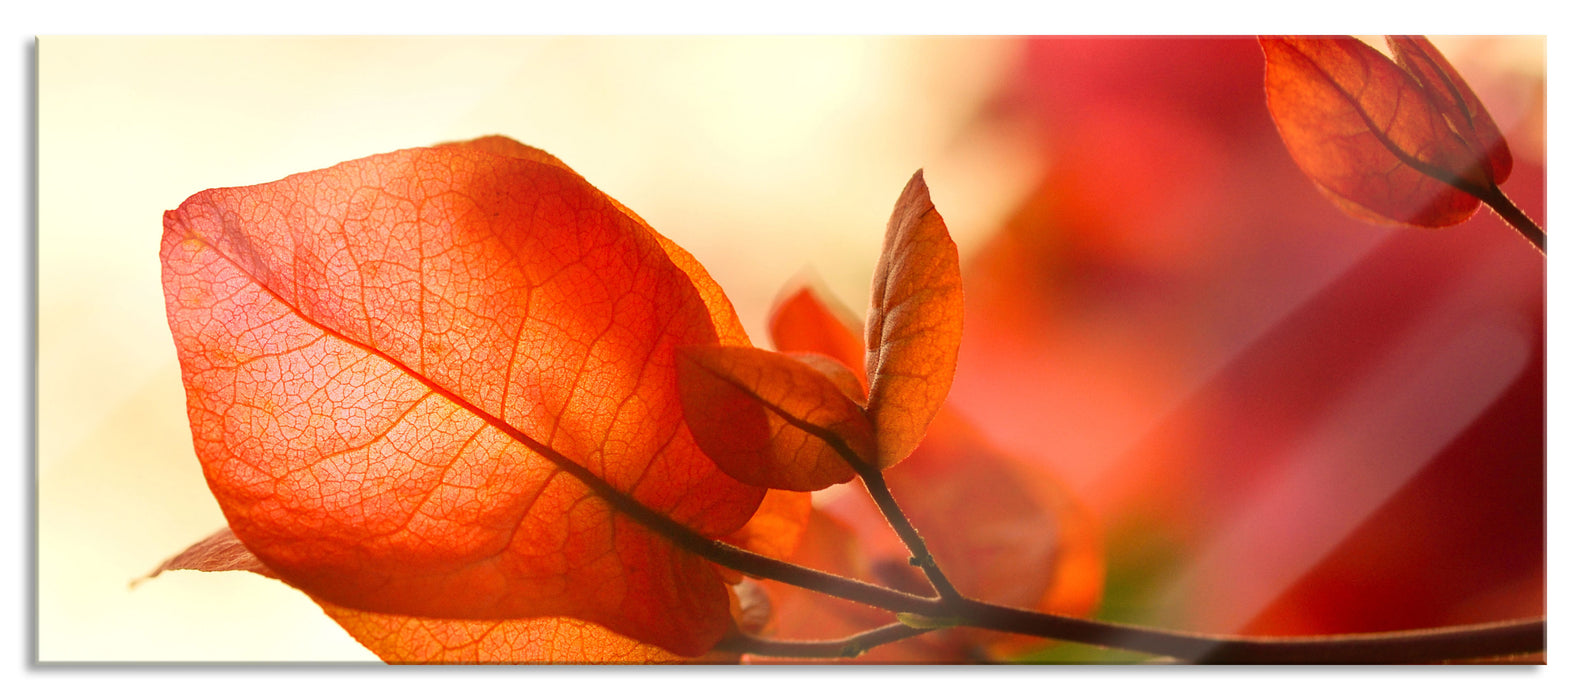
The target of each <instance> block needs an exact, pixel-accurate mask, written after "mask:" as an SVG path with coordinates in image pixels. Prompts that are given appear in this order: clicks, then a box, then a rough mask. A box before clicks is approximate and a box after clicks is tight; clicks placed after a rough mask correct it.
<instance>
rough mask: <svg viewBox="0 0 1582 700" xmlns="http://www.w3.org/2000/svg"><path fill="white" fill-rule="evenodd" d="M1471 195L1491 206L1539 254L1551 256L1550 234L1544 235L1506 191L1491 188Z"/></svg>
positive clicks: (1541, 229)
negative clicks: (1507, 195)
mask: <svg viewBox="0 0 1582 700" xmlns="http://www.w3.org/2000/svg"><path fill="white" fill-rule="evenodd" d="M1471 194H1472V195H1473V196H1475V197H1477V198H1478V199H1481V200H1483V203H1484V204H1487V205H1489V208H1490V209H1493V210H1494V213H1496V214H1499V215H1500V218H1501V219H1504V220H1505V223H1507V224H1510V226H1511V228H1514V229H1516V232H1517V233H1520V234H1522V237H1523V238H1526V239H1527V242H1528V243H1531V244H1533V247H1534V248H1537V249H1538V252H1540V253H1543V254H1544V255H1545V256H1548V255H1549V251H1548V244H1549V236H1548V234H1546V233H1544V230H1543V228H1541V227H1539V226H1538V223H1537V222H1535V221H1533V220H1532V219H1531V218H1530V217H1528V216H1527V213H1526V212H1523V211H1522V210H1521V208H1520V207H1518V206H1516V204H1515V203H1513V202H1511V200H1510V198H1509V197H1506V196H1505V192H1504V191H1502V190H1501V189H1500V188H1498V187H1489V188H1488V190H1486V191H1477V192H1471Z"/></svg>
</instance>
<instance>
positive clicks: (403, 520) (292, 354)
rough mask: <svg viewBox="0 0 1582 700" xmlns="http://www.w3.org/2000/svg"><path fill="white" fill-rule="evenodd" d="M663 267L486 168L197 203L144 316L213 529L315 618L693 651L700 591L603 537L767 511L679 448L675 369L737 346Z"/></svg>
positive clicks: (613, 233) (537, 188)
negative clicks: (303, 594) (537, 624)
mask: <svg viewBox="0 0 1582 700" xmlns="http://www.w3.org/2000/svg"><path fill="white" fill-rule="evenodd" d="M496 145H498V144H496ZM524 148H525V147H524ZM546 158H547V156H546ZM677 250H678V249H676V248H675V247H674V246H673V244H668V243H667V242H664V241H662V239H659V238H657V237H656V236H654V235H653V234H652V233H651V229H649V228H648V227H647V225H646V224H643V223H642V222H641V221H640V220H638V219H636V218H635V217H633V216H631V215H630V214H629V212H627V211H626V210H625V209H624V208H623V207H619V206H618V205H616V204H614V203H613V200H611V199H610V198H608V197H607V196H605V195H604V194H603V193H601V192H599V191H598V190H597V189H594V188H593V187H592V186H590V185H588V184H587V183H586V182H585V181H583V180H582V179H581V178H580V177H577V176H576V174H575V173H573V172H571V171H570V170H569V169H567V168H565V166H564V165H562V164H559V162H558V161H553V160H552V159H550V160H548V161H546V160H545V159H543V158H539V159H534V158H530V157H515V156H509V155H501V154H500V153H499V152H498V149H490V148H466V147H458V146H447V147H441V148H426V149H412V150H407V151H399V152H396V153H390V154H384V155H379V156H373V157H369V158H365V159H362V160H358V161H351V162H348V163H343V164H341V165H338V166H335V167H333V168H330V169H327V170H322V171H317V172H310V173H303V174H300V175H294V176H291V177H288V178H286V179H284V180H280V181H277V182H273V183H268V184H265V185H258V186H254V187H242V188H229V189H220V190H210V191H206V192H202V193H199V194H197V195H194V196H193V197H192V198H190V199H189V200H188V201H187V202H186V203H184V204H183V205H182V207H181V208H180V209H178V210H176V211H173V212H169V213H167V214H166V217H165V238H164V243H163V246H162V250H161V258H162V260H163V262H164V277H165V295H166V308H167V313H168V315H169V319H170V324H171V329H172V333H173V335H174V337H175V340H176V346H177V352H178V356H179V358H180V360H181V364H182V373H183V379H184V381H185V383H186V385H187V400H188V414H189V419H190V421H191V423H192V426H193V438H194V446H195V447H196V449H197V452H198V456H199V459H200V461H201V462H202V463H203V466H204V471H205V475H206V476H207V478H208V480H209V483H210V486H211V488H212V490H213V491H214V493H215V496H216V498H217V499H218V500H219V502H220V505H221V508H222V510H223V511H224V512H225V514H226V517H227V520H228V521H229V522H230V524H231V527H232V528H233V529H234V530H235V532H236V534H237V536H238V537H239V538H240V539H241V541H243V542H245V543H246V544H247V547H248V548H249V549H250V550H252V551H253V552H254V553H255V554H257V555H258V557H259V558H260V559H261V560H262V561H264V562H265V563H266V564H267V565H268V566H269V567H270V568H271V569H272V570H274V571H275V572H277V573H278V574H280V576H281V577H282V578H283V579H284V580H286V581H287V582H289V583H291V584H292V585H295V586H297V587H299V588H302V589H303V590H305V591H307V592H309V593H310V594H313V595H314V596H316V597H318V598H322V599H324V600H326V601H329V602H331V603H334V604H337V605H342V606H346V607H351V608H354V609H359V610H366V611H370V612H380V613H390V614H398V615H415V616H425V617H442V618H456V619H469V618H477V619H510V618H524V617H536V616H548V615H555V616H569V617H577V618H580V619H584V620H589V621H593V622H598V623H600V624H603V625H605V626H607V627H609V628H611V629H612V630H614V631H616V632H618V633H621V634H624V635H628V636H630V637H632V638H634V639H638V640H641V641H644V642H647V643H652V644H657V645H659V646H662V647H664V648H666V649H667V650H669V651H672V652H674V653H678V654H681V655H697V654H701V653H702V652H703V651H705V650H707V649H708V648H709V647H710V646H712V645H713V643H714V642H715V641H716V640H717V639H719V637H720V636H722V635H723V634H724V633H725V632H726V630H727V629H728V628H729V626H730V612H729V606H728V604H727V596H726V592H725V587H724V585H723V583H722V581H721V579H720V576H719V574H718V573H717V572H716V571H715V570H714V568H713V567H712V566H711V565H709V564H708V563H707V562H705V561H703V560H702V559H700V558H698V557H696V556H694V555H691V554H688V553H686V552H683V551H680V550H678V549H677V548H675V547H674V546H672V545H671V544H670V543H669V542H668V541H667V540H665V539H663V538H661V537H659V536H657V535H655V534H653V533H651V532H649V531H648V530H646V529H644V528H643V527H641V526H639V525H637V524H636V523H635V522H634V521H632V520H630V519H628V518H625V517H622V516H621V515H620V512H621V510H622V509H623V508H633V507H636V506H634V505H632V504H634V503H636V504H641V505H642V506H643V507H646V508H648V509H651V510H654V511H657V512H659V513H662V514H664V515H666V516H668V517H669V518H671V519H672V520H675V521H677V522H679V523H681V524H683V525H685V526H686V527H689V528H691V529H693V530H695V531H697V532H700V533H702V534H704V535H706V536H711V537H720V536H723V535H726V534H729V533H731V532H733V531H735V530H737V529H738V528H740V527H741V526H742V525H743V524H744V523H745V522H746V521H747V520H748V518H749V517H751V515H752V513H753V512H754V511H755V509H756V508H757V506H758V504H759V501H760V500H761V498H762V495H763V490H762V489H760V488H756V487H750V486H747V485H745V484H742V483H740V482H738V481H737V480H735V479H732V478H730V477H729V476H727V475H725V474H724V473H722V472H720V471H718V470H717V469H716V468H715V467H714V466H713V465H712V464H711V463H710V462H709V460H708V459H707V457H705V456H704V455H703V453H702V452H701V450H699V449H698V447H697V445H696V443H695V442H694V440H693V439H692V437H691V434H690V433H689V432H688V431H687V430H685V428H684V425H683V419H682V416H681V409H680V402H679V397H678V396H677V392H676V387H675V383H674V369H673V362H674V360H673V357H674V353H673V348H676V347H679V346H690V345H709V344H714V343H717V342H719V341H720V337H721V335H725V336H726V340H727V341H730V340H733V339H732V338H731V337H730V336H731V335H733V333H732V332H729V331H722V330H717V329H728V328H730V327H732V326H735V327H737V328H739V326H736V324H733V323H729V322H726V321H724V320H722V319H724V318H725V316H726V313H725V312H724V311H722V310H721V308H722V307H720V306H718V305H717V304H718V302H719V301H720V299H722V298H723V297H722V296H719V297H716V296H715V295H714V294H713V293H712V292H710V291H709V290H714V289H717V287H712V286H710V285H712V282H708V281H707V278H706V277H701V276H700V275H701V274H702V272H701V268H696V267H695V261H693V262H691V263H690V266H689V263H688V261H689V260H690V258H685V259H682V260H681V263H680V266H678V264H677V262H676V260H677V255H676V251H677ZM700 290H703V291H702V292H700ZM700 294H701V297H700ZM711 302H712V303H715V304H716V305H715V306H714V307H713V308H711V307H710V306H709V303H711Z"/></svg>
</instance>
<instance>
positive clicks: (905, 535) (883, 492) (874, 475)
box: [852, 464, 961, 601]
mask: <svg viewBox="0 0 1582 700" xmlns="http://www.w3.org/2000/svg"><path fill="white" fill-rule="evenodd" d="M852 466H853V467H855V468H856V470H857V476H858V477H860V478H861V479H862V485H863V486H864V487H865V488H867V489H868V495H869V496H871V497H872V498H873V502H874V505H877V506H879V512H881V513H883V514H884V519H885V520H886V521H888V522H889V523H890V529H892V530H894V531H895V534H896V536H898V537H900V538H901V541H902V542H904V543H906V548H907V550H909V551H910V552H911V553H912V565H913V566H916V567H918V568H920V569H922V570H923V573H924V574H926V575H927V576H928V582H929V583H930V584H933V586H934V590H935V591H937V592H938V593H939V597H940V598H941V599H943V600H946V601H955V600H961V594H960V593H959V592H957V591H956V587H955V586H953V585H951V583H950V580H949V579H947V578H945V572H943V571H941V570H940V569H939V563H938V562H935V561H934V555H932V554H930V553H929V551H928V545H926V544H924V543H923V536H922V535H920V534H918V532H917V528H914V527H912V521H910V520H907V518H906V514H905V513H903V512H901V504H899V503H896V502H895V496H894V495H892V494H891V493H890V487H889V486H888V485H886V484H885V483H884V475H883V474H881V473H880V472H879V470H878V469H877V468H874V467H872V466H869V465H864V464H853V465H852Z"/></svg>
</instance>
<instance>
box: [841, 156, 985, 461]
mask: <svg viewBox="0 0 1582 700" xmlns="http://www.w3.org/2000/svg"><path fill="white" fill-rule="evenodd" d="M962 315H963V301H962V296H961V265H960V262H959V261H958V259H957V255H956V244H955V242H954V241H952V240H951V239H950V232H949V231H947V230H946V229H945V221H944V219H943V218H941V217H940V215H939V212H938V211H936V210H935V209H934V203H933V201H932V200H931V199H930V198H929V196H928V185H927V184H925V183H924V182H923V171H921V170H919V171H917V173H916V174H914V175H912V179H911V181H910V182H908V183H907V185H906V188H905V189H904V190H902V191H901V197H900V199H898V200H896V203H895V210H894V212H892V213H891V215H890V223H889V226H888V227H887V228H886V229H885V234H884V250H883V252H882V253H881V254H880V256H879V263H878V265H877V266H875V268H874V273H873V299H872V306H871V307H870V308H869V310H868V333H867V343H866V347H867V369H868V387H869V388H868V415H869V416H871V417H872V418H873V423H874V429H875V431H876V432H877V434H878V441H879V464H878V466H879V467H881V468H884V467H889V466H890V465H893V464H895V463H896V462H899V461H901V460H902V459H903V458H905V457H906V456H907V455H908V454H911V452H912V450H913V449H914V448H916V447H917V443H918V442H919V441H921V440H922V439H923V434H924V433H925V432H927V430H928V423H929V421H930V420H932V419H933V417H934V413H935V412H937V411H938V410H939V407H940V406H942V405H944V403H945V396H946V395H947V394H949V393H950V382H951V379H952V378H953V377H954V376H955V374H956V352H957V349H958V348H959V347H960V345H961V323H962ZM845 348H846V345H844V344H843V345H842V346H841V347H838V348H830V349H829V350H828V351H826V352H825V354H832V355H838V354H839V353H842V352H844V351H845Z"/></svg>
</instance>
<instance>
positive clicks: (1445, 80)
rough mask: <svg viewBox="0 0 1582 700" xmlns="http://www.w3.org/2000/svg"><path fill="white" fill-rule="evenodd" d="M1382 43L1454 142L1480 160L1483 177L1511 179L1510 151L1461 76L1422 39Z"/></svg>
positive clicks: (1394, 38) (1499, 180)
mask: <svg viewBox="0 0 1582 700" xmlns="http://www.w3.org/2000/svg"><path fill="white" fill-rule="evenodd" d="M1385 41H1386V42H1387V43H1388V45H1389V47H1390V52H1391V53H1392V54H1394V55H1395V62H1396V63H1397V64H1398V65H1400V66H1401V67H1402V68H1404V69H1406V72H1407V73H1409V74H1411V76H1412V78H1414V79H1415V80H1417V83H1418V84H1419V85H1421V86H1423V90H1424V92H1425V93H1426V94H1427V95H1428V100H1429V101H1430V102H1432V103H1433V104H1434V107H1435V108H1436V109H1438V110H1439V113H1440V115H1441V116H1443V117H1444V118H1445V121H1446V122H1448V123H1449V124H1450V128H1451V132H1452V133H1453V134H1454V135H1455V136H1456V138H1457V139H1459V140H1460V141H1461V142H1462V143H1464V144H1466V146H1467V148H1468V149H1470V150H1471V151H1472V154H1473V155H1474V156H1482V158H1481V160H1479V162H1478V165H1479V166H1480V167H1481V169H1482V171H1483V176H1484V177H1485V178H1487V179H1488V181H1489V182H1493V183H1495V184H1499V183H1502V182H1505V180H1506V179H1507V178H1509V177H1510V176H1511V148H1510V146H1508V145H1506V143H1505V135H1504V134H1502V133H1500V128H1499V127H1498V126H1495V124H1494V118H1493V117H1491V116H1489V110H1488V108H1486V107H1484V106H1483V101H1482V100H1480V99H1478V96H1477V93H1474V92H1473V91H1472V88H1471V87H1470V86H1468V85H1467V81H1466V80H1464V79H1462V77H1461V73H1460V72H1459V71H1457V70H1456V69H1455V67H1454V66H1451V65H1450V62H1449V61H1447V60H1445V55H1444V54H1442V53H1440V52H1439V49H1436V48H1434V45H1433V44H1430V43H1428V39H1426V38H1424V37H1421V36H1390V37H1385Z"/></svg>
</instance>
